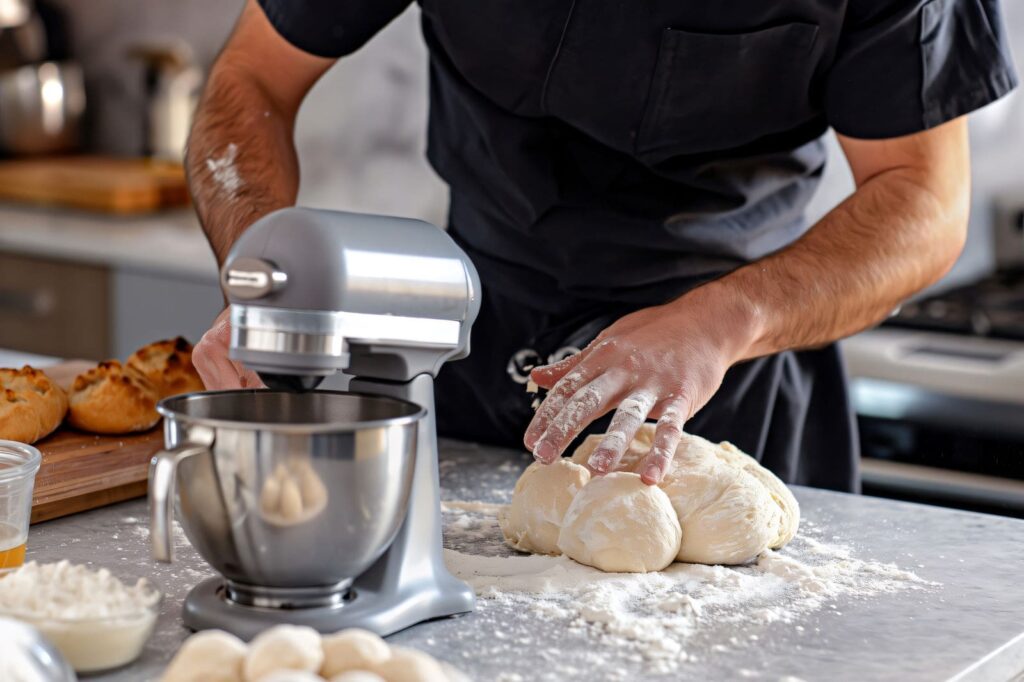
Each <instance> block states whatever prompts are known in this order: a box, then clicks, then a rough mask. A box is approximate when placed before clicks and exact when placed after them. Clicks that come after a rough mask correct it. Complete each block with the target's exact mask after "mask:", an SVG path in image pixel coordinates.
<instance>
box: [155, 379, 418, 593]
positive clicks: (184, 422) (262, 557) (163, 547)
mask: <svg viewBox="0 0 1024 682" xmlns="http://www.w3.org/2000/svg"><path fill="white" fill-rule="evenodd" d="M157 409H158V410H159V411H160V413H161V414H162V415H163V416H164V419H165V421H164V435H165V440H166V446H167V449H166V450H165V451H163V452H160V453H158V454H157V455H156V456H155V457H154V458H153V464H152V467H151V470H150V493H149V494H150V505H151V511H152V519H151V523H152V525H151V528H152V538H153V549H154V554H155V556H156V558H157V559H162V560H165V561H169V560H170V559H171V551H172V548H173V544H174V537H173V529H172V523H171V520H172V514H173V504H174V497H175V495H174V491H175V487H176V488H177V497H178V518H179V519H180V521H181V525H182V527H183V528H184V530H185V535H186V536H188V539H189V540H190V541H191V542H192V545H193V546H194V547H195V548H196V550H198V552H199V553H200V554H201V555H202V557H203V558H204V559H206V561H208V562H209V563H210V564H211V565H212V566H213V567H214V568H215V569H217V571H219V572H220V573H221V574H223V575H224V577H225V578H227V581H228V582H227V584H226V588H227V596H228V597H229V598H230V599H232V600H234V601H236V602H239V603H243V604H247V605H257V606H309V605H317V600H319V599H328V600H330V599H335V600H336V599H339V598H341V597H339V595H342V596H343V595H344V588H345V587H346V586H347V584H348V583H350V582H351V580H352V579H353V578H354V577H356V576H358V575H360V574H361V573H363V572H364V571H365V570H366V569H367V568H369V567H370V566H371V565H372V564H373V562H374V561H376V560H377V559H378V558H379V557H380V556H381V554H383V552H384V551H385V550H386V549H387V548H388V546H389V545H390V544H391V542H392V540H393V539H394V537H395V534H396V533H397V532H398V529H399V527H400V526H401V523H402V521H403V519H404V518H405V514H406V510H407V506H408V501H409V493H410V488H411V485H412V477H413V465H414V461H415V458H416V430H417V428H416V427H417V423H418V422H419V420H421V419H423V418H424V416H425V415H426V413H425V411H424V410H423V409H422V408H420V407H419V406H418V405H415V404H413V403H410V402H406V401H403V400H396V399H393V398H386V397H381V396H371V395H360V394H354V393H340V392H328V391H318V392H314V393H289V392H284V391H254V390H241V391H219V392H207V393H192V394H188V395H183V396H176V397H173V398H168V399H165V400H163V401H162V402H161V403H160V405H159V406H158V408H157Z"/></svg>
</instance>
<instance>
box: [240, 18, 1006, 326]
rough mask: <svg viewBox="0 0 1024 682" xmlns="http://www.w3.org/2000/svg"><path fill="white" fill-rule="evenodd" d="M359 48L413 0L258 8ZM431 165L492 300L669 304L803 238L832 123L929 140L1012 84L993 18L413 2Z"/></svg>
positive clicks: (865, 133)
mask: <svg viewBox="0 0 1024 682" xmlns="http://www.w3.org/2000/svg"><path fill="white" fill-rule="evenodd" d="M260 4H261V5H262V7H263V9H264V11H265V12H266V14H267V16H268V18H269V19H270V21H271V22H272V23H273V25H274V26H275V27H276V29H277V30H278V31H279V32H280V33H281V35H282V36H284V37H285V38H286V39H287V40H288V41H289V42H291V43H292V44H294V45H296V46H297V47H299V48H301V49H303V50H305V51H307V52H310V53H313V54H317V55H321V56H328V57H340V56H343V55H346V54H349V53H351V52H353V51H355V50H357V49H358V48H359V47H360V46H361V45H363V44H364V43H365V42H366V41H367V40H368V39H369V38H371V37H372V36H373V35H374V34H375V33H376V32H377V31H378V30H380V29H381V28H382V27H383V26H384V25H386V24H387V23H388V22H389V21H390V20H391V19H392V18H394V17H395V16H397V15H398V14H399V13H400V12H402V11H403V10H404V9H405V8H406V6H407V5H408V4H410V3H409V0H260ZM421 5H422V9H423V32H424V35H425V37H426V41H427V44H428V46H429V48H430V54H431V64H430V68H431V89H430V96H431V110H430V124H429V148H428V155H429V158H430V160H431V162H432V164H433V165H434V167H435V168H436V169H437V171H438V173H439V174H440V175H441V176H442V177H443V178H444V179H445V180H446V181H448V183H449V184H450V186H451V192H452V206H451V216H450V223H451V224H450V229H451V232H452V234H453V236H454V237H455V238H456V239H457V240H458V241H459V242H460V243H461V244H462V245H463V246H464V248H466V250H467V251H468V252H469V254H470V256H471V257H472V258H473V260H474V262H475V263H476V265H477V267H478V269H479V270H480V274H481V277H482V279H483V282H484V286H485V287H496V288H499V289H500V290H501V292H502V293H503V294H504V295H505V296H507V297H511V298H514V299H518V300H521V301H522V302H523V303H525V304H528V305H529V306H531V307H533V308H539V309H542V310H546V311H548V312H552V313H558V312H559V311H562V310H567V309H570V308H572V307H573V306H578V305H579V304H581V303H601V302H618V303H625V304H635V305H648V304H654V303H660V302H664V301H665V300H668V299H670V298H672V297H674V296H676V295H678V294H680V293H682V292H683V291H685V290H687V289H688V288H690V287H692V286H694V285H695V284H697V283H699V282H701V281H705V280H707V279H709V278H712V277H715V276H719V275H721V274H723V273H724V272H727V271H729V270H731V269H733V268H735V267H737V266H739V265H741V264H743V263H745V262H749V261H751V260H754V259H757V258H759V257H762V256H764V255H766V254H768V253H770V252H772V251H775V250H777V249H779V248H782V247H784V246H786V245H787V244H789V243H791V242H792V241H794V240H795V239H796V238H798V237H799V236H800V235H801V234H803V233H804V232H805V231H806V230H807V229H808V225H807V223H806V221H805V219H804V215H803V214H804V207H805V205H806V203H807V201H808V200H809V199H810V197H811V195H812V194H813V192H814V190H815V187H816V185H817V181H818V178H819V176H820V174H821V172H822V169H823V166H824V163H825V152H824V148H823V146H822V144H821V142H820V139H819V138H820V136H821V135H822V133H823V132H824V131H825V130H826V128H827V127H829V126H832V127H833V128H835V129H836V130H837V131H838V132H839V133H842V134H844V135H848V136H851V137H857V138H886V137H896V136H900V135H905V134H909V133H913V132H917V131H921V130H924V129H927V128H930V127H932V126H935V125H938V124H940V123H943V122H945V121H948V120H950V119H953V118H955V117H957V116H960V115H962V114H965V113H967V112H970V111H972V110H974V109H977V108H979V107H981V106H984V105H985V104H988V103H990V102H992V101H993V100H995V99H997V98H999V97H1001V96H1002V95H1003V94H1005V93H1007V92H1008V91H1009V90H1011V89H1012V88H1013V87H1014V85H1015V84H1016V76H1015V74H1014V70H1013V67H1012V63H1011V59H1010V56H1009V52H1008V48H1007V45H1006V41H1005V36H1004V29H1003V24H1002V21H1001V18H1000V12H999V7H998V2H997V0H780V1H778V2H764V0H759V1H754V0H731V1H730V2H696V1H689V2H687V1H682V2H681V1H680V0H647V1H645V2H619V1H615V2H612V1H610V0H599V1H596V2H590V1H588V2H582V1H577V0H516V1H514V2H512V1H510V0H474V1H472V2H470V1H469V0H461V1H460V0H422V2H421Z"/></svg>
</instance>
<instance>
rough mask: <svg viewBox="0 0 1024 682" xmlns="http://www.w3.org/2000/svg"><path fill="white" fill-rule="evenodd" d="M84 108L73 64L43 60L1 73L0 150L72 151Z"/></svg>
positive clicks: (81, 87) (78, 75) (79, 77)
mask: <svg viewBox="0 0 1024 682" xmlns="http://www.w3.org/2000/svg"><path fill="white" fill-rule="evenodd" d="M84 112H85V85H84V82H83V78H82V70H81V68H80V67H79V66H78V65H77V64H75V63H72V62H43V63H42V64H33V65H30V66H22V67H19V68H17V69H13V70H10V71H5V72H2V73H0V151H4V152H7V153H10V154H48V153H54V152H61V151H68V150H71V149H74V148H76V147H77V146H78V143H79V128H80V123H81V119H82V115H83V114H84Z"/></svg>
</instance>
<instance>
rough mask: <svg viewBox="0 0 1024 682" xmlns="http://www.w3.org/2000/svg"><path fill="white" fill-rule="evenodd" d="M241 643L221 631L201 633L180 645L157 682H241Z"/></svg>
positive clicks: (243, 644)
mask: <svg viewBox="0 0 1024 682" xmlns="http://www.w3.org/2000/svg"><path fill="white" fill-rule="evenodd" d="M245 652H246V646H245V642H243V641H242V640H240V639H238V638H237V637H235V636H234V635H232V634H230V633H227V632H224V631H223V630H203V631H202V632H198V633H196V634H194V635H192V636H191V637H189V638H188V639H187V640H185V643H184V644H182V645H181V648H180V649H178V653H176V654H175V655H174V659H173V660H171V664H170V665H169V666H167V670H165V671H164V674H163V677H161V678H160V682H241V680H242V661H244V660H245Z"/></svg>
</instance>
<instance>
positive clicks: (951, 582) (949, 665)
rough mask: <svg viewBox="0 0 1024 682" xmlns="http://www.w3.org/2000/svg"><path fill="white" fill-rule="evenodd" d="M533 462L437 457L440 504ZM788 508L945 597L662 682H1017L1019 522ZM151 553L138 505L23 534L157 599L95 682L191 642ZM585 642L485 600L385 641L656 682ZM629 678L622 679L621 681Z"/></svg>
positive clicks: (477, 669) (725, 631)
mask: <svg viewBox="0 0 1024 682" xmlns="http://www.w3.org/2000/svg"><path fill="white" fill-rule="evenodd" d="M529 461H530V460H529V458H528V456H527V455H526V454H523V453H518V452H514V451H510V450H500V449H495V448H486V447H480V446H474V445H469V444H462V443H455V442H450V441H449V442H443V443H442V463H441V479H442V486H443V489H444V492H443V495H444V498H445V499H446V500H451V501H455V500H458V501H489V502H506V501H507V500H508V497H509V495H510V492H511V489H512V486H513V484H514V482H515V479H516V478H517V475H518V471H519V470H521V469H522V468H523V467H525V466H526V465H527V464H528V463H529ZM795 492H796V495H797V497H798V498H799V500H800V503H801V505H802V508H803V519H804V522H805V524H806V526H807V527H808V528H813V529H815V532H817V533H818V534H819V536H821V537H826V538H835V539H840V538H841V540H842V542H843V544H845V545H848V546H850V547H851V548H852V550H853V552H854V554H855V555H856V556H857V557H860V558H865V559H871V560H876V561H884V562H894V563H895V564H897V565H898V566H900V567H901V568H906V569H908V570H912V571H913V572H915V573H916V574H917V575H918V576H920V577H921V578H923V579H925V580H928V581H934V582H935V583H940V585H937V586H935V587H934V588H932V589H928V590H914V591H906V592H895V593H887V594H880V595H877V596H875V597H872V598H859V599H858V598H849V599H844V598H842V597H839V598H837V599H836V600H835V601H834V603H830V604H828V608H822V609H820V610H818V611H815V612H811V613H806V614H804V615H803V616H801V618H800V619H799V620H798V621H796V622H791V623H783V622H773V623H758V622H750V623H746V622H740V623H736V622H733V623H732V624H730V625H729V626H728V627H725V626H723V627H719V628H714V627H712V628H709V629H707V631H706V632H703V633H702V634H701V636H699V637H694V638H692V641H690V642H689V643H688V644H687V649H688V651H689V652H690V653H691V654H694V656H693V658H694V659H695V660H692V661H691V662H687V663H686V664H684V665H683V666H681V667H680V668H679V669H678V670H676V671H674V672H673V673H672V674H671V675H668V676H664V679H738V678H753V679H770V680H783V679H792V678H790V677H787V676H794V677H795V678H798V679H802V680H808V681H809V680H889V679H899V680H901V681H912V680H941V679H953V678H956V679H961V680H990V679H992V680H998V679H1020V678H1019V677H1018V676H1020V675H1021V674H1022V673H1024V587H1022V582H1024V521H1019V520H1014V519H1009V518H1002V517H996V516H987V515H981V514H972V513H966V512H959V511H952V510H947V509H939V508H934V507H926V506H920V505H912V504H906V503H900V502H893V501H888V500H881V499H876V498H870V497H858V496H851V495H843V494H838V493H831V492H826V491H820V490H812V489H806V488H797V489H796V490H795ZM147 541H148V529H147V520H146V505H145V503H144V501H142V500H138V501H133V502H128V503H123V504H120V505H116V506H113V507H109V508H106V509H102V510H97V511H93V512H89V513H84V514H79V515H76V516H72V517H68V518H64V519H58V520H56V521H51V522H48V523H44V524H40V525H38V526H34V527H33V529H32V533H31V535H30V538H29V550H28V551H29V558H31V559H35V560H38V561H55V560H59V559H69V560H71V561H74V562H85V563H92V564H95V565H102V566H106V567H108V568H110V569H111V570H112V571H113V572H114V573H115V574H117V575H120V576H122V577H130V576H140V575H144V576H148V577H150V578H152V579H153V580H155V581H156V582H157V583H158V584H159V585H160V586H161V587H162V588H163V590H164V592H165V593H166V597H165V600H164V603H163V606H162V610H161V615H160V619H159V621H158V625H157V631H156V633H155V634H154V636H153V637H152V639H151V640H150V642H149V643H148V645H147V647H146V650H145V652H144V654H143V656H142V658H141V659H140V660H139V661H138V662H136V663H135V664H134V665H132V666H130V667H128V668H125V669H122V670H120V671H116V672H114V673H111V674H107V675H104V676H100V677H97V678H90V679H97V680H104V681H114V680H117V681H127V680H147V679H155V678H156V677H157V676H158V675H159V673H160V671H161V670H162V668H163V666H164V665H166V662H167V661H168V660H169V659H170V657H171V656H172V655H173V654H174V652H175V650H176V649H177V647H178V646H179V644H180V643H181V641H182V640H183V639H184V638H185V637H186V636H187V634H188V633H187V632H186V630H185V629H184V628H183V627H182V625H181V621H180V609H181V602H182V599H183V598H184V597H185V595H186V593H187V592H188V590H189V589H190V588H191V587H192V586H193V585H194V584H196V583H197V582H198V581H199V580H200V579H202V578H203V577H205V576H207V575H209V574H210V572H211V571H210V569H209V568H208V567H207V566H206V564H204V562H203V561H202V560H201V559H199V557H198V556H197V555H196V553H195V552H194V551H193V550H192V549H191V547H190V546H189V545H188V543H187V540H185V538H184V537H179V538H178V539H177V545H178V551H177V556H178V558H177V561H176V563H174V564H172V565H166V564H165V565H161V564H156V563H155V562H153V561H152V559H151V558H150V556H149V547H148V542H147ZM487 544H488V545H490V546H494V543H493V542H489V543H487ZM462 549H463V551H466V548H465V547H462ZM586 632H587V631H586V630H585V629H584V630H581V629H579V628H571V627H569V624H567V623H564V622H559V621H558V619H557V618H544V617H539V616H538V615H537V614H536V613H532V612H530V611H529V610H524V609H522V608H515V607H513V606H509V605H507V604H506V605H502V604H501V603H495V602H488V601H487V600H481V607H480V608H479V609H478V611H477V612H476V613H473V614H470V615H467V616H464V617H460V618H454V619H446V620H441V621H435V622H430V623H424V624H422V625H419V626H416V627H414V628H410V629H409V630H406V631H404V632H401V633H398V634H396V635H394V636H392V637H391V638H389V640H390V641H392V642H396V643H401V644H405V645H410V646H415V647H418V648H420V649H423V650H425V651H428V652H430V653H432V654H433V655H435V656H437V657H438V658H441V659H443V660H447V661H449V662H451V663H452V664H454V665H455V666H457V667H459V668H460V669H462V670H463V671H464V672H466V673H467V674H468V675H469V676H470V677H472V678H473V679H474V680H499V681H501V682H516V681H519V680H547V679H551V680H562V679H573V678H576V679H587V680H603V679H619V680H621V679H639V678H643V679H656V678H655V677H652V676H650V675H648V674H646V673H645V672H644V669H643V668H642V667H641V663H639V662H635V661H633V660H632V659H625V658H624V659H623V660H622V661H615V664H616V665H615V666H614V668H615V671H616V672H615V673H614V674H613V673H612V672H611V670H610V668H607V669H606V668H605V667H604V666H600V665H595V664H594V662H593V661H594V659H593V657H592V656H589V655H588V652H591V650H592V649H594V647H597V646H600V643H599V642H596V641H593V640H592V639H588V637H587V634H586ZM737 637H739V639H742V641H743V642H744V643H746V645H745V646H740V647H731V648H729V649H728V650H726V648H725V647H722V646H719V645H716V642H719V641H720V640H721V641H726V640H729V639H732V640H733V641H734V642H735V641H737ZM608 655H609V654H608V652H605V654H604V658H603V659H602V660H604V661H608V660H609V659H608ZM611 655H612V656H614V652H613V653H612V654H611ZM623 670H626V671H631V672H629V674H628V675H627V676H626V677H625V678H624V677H623V673H622V671H623ZM958 676H959V677H958Z"/></svg>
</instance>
